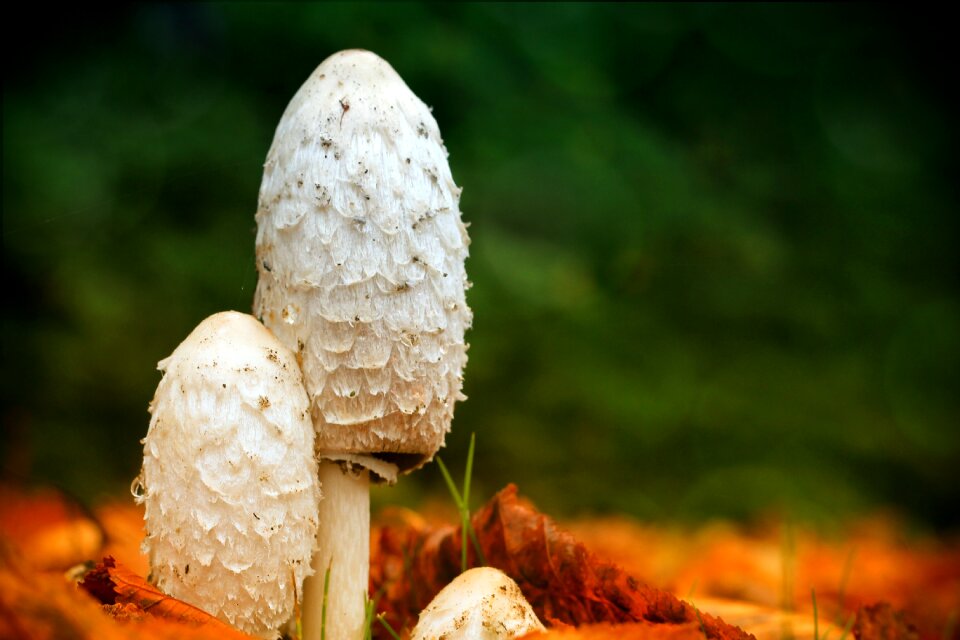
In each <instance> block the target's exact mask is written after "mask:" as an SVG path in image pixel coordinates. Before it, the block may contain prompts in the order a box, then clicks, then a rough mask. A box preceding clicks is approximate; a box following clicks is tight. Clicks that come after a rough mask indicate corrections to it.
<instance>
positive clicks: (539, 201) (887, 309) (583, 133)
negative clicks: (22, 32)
mask: <svg viewBox="0 0 960 640" xmlns="http://www.w3.org/2000/svg"><path fill="white" fill-rule="evenodd" d="M900 9H901V11H903V12H906V11H908V9H907V8H906V7H901V8H900ZM33 11H34V12H35V19H36V21H44V22H46V21H48V18H49V20H50V21H52V24H51V25H50V26H48V27H45V28H44V29H43V30H42V32H38V33H36V35H34V36H31V37H33V38H36V40H35V44H34V45H33V46H32V47H30V48H27V49H19V50H16V51H11V52H9V53H8V66H9V67H10V68H9V69H8V71H7V76H6V78H5V80H4V94H3V268H4V282H5V286H6V300H5V302H6V304H5V310H4V311H3V358H4V367H3V407H2V419H3V438H2V447H3V450H2V455H3V464H4V467H5V473H6V474H7V475H8V476H12V477H14V478H15V479H19V480H21V481H22V480H23V479H24V478H26V479H29V481H35V482H54V483H58V484H60V485H61V486H64V487H66V488H68V489H69V490H71V491H73V492H75V493H77V494H79V495H81V496H84V497H86V498H88V499H94V498H96V497H97V496H99V495H101V494H102V493H104V492H110V493H117V492H120V491H124V490H125V489H126V487H127V486H128V485H129V482H130V480H131V479H132V478H133V476H134V475H135V474H136V472H137V469H138V467H139V463H140V457H141V448H140V444H139V440H140V438H142V437H143V435H144V434H145V433H146V428H147V423H148V415H147V412H146V407H147V403H148V402H149V400H150V398H151V396H152V394H153V390H154V388H155V386H156V383H157V381H158V380H159V374H158V373H157V372H156V362H157V361H158V360H160V359H161V358H163V357H165V356H166V355H168V354H169V353H170V352H171V351H172V350H173V348H174V347H175V346H176V345H177V344H178V343H179V342H180V340H182V339H183V338H184V337H185V336H186V335H187V334H188V333H189V332H190V331H191V329H192V328H193V327H194V326H195V325H196V324H197V323H198V322H199V321H200V320H201V319H202V318H204V317H205V316H206V315H208V314H210V313H213V312H216V311H219V310H224V309H238V310H243V311H248V310H249V309H250V306H251V301H252V296H253V290H254V286H255V283H256V273H255V270H254V260H253V245H254V232H255V223H254V220H253V213H254V211H255V209H256V201H257V191H258V187H259V182H260V174H261V165H262V162H263V159H264V157H265V155H266V151H267V148H268V147H269V145H270V141H271V139H272V135H273V129H274V127H275V126H276V124H277V121H278V120H279V118H280V115H281V113H282V112H283V109H284V107H285V105H286V102H287V101H288V100H289V99H290V98H291V97H292V96H293V94H294V92H295V91H296V90H297V88H298V87H299V85H300V83H301V82H303V81H304V80H305V79H306V78H307V76H308V75H309V74H310V72H311V71H312V69H313V68H314V67H315V66H316V65H317V64H318V63H319V62H320V61H321V60H323V59H324V58H325V57H326V56H327V55H329V54H331V53H333V52H334V51H337V50H339V49H343V48H352V47H361V48H368V49H371V50H373V51H376V52H377V53H379V54H380V55H381V56H383V57H384V58H386V59H387V60H388V61H389V62H390V63H391V64H392V65H393V66H394V67H395V68H396V69H397V71H398V72H399V73H400V74H401V75H402V76H403V77H404V79H405V80H406V81H407V83H408V84H409V85H410V87H411V88H412V89H413V90H414V92H415V93H417V95H419V96H420V97H421V98H422V99H423V100H424V101H425V102H426V103H427V104H430V105H432V106H433V107H434V115H435V116H436V117H437V120H438V122H439V124H440V128H441V131H442V132H443V134H444V138H445V142H446V145H447V148H448V149H449V151H450V154H451V155H450V161H451V165H452V168H453V172H454V176H455V178H456V179H457V181H458V183H459V184H460V185H461V186H463V187H464V195H463V199H462V203H461V204H462V210H463V212H464V217H465V219H466V220H468V221H469V222H470V223H471V227H470V232H471V236H472V239H473V245H472V247H471V258H470V260H469V262H468V271H469V273H470V274H471V279H472V280H473V282H474V285H475V286H474V287H473V289H472V290H471V291H470V292H469V297H468V299H469V302H470V304H471V305H472V307H473V309H474V312H475V320H474V329H473V331H472V332H471V333H470V334H469V340H470V342H471V344H472V347H471V350H470V363H469V365H468V368H467V372H466V389H465V391H466V393H467V395H468V396H470V400H468V401H467V402H465V403H463V404H461V405H459V406H458V408H457V417H456V419H455V421H454V429H453V432H452V434H451V435H450V437H449V438H448V447H447V449H446V450H444V451H443V452H442V456H443V457H444V459H445V461H446V462H447V463H448V465H449V466H450V467H451V469H452V470H453V471H454V473H458V472H459V471H460V470H462V465H463V458H464V455H465V450H466V444H467V442H468V441H469V435H470V433H471V432H476V433H477V436H478V445H477V446H478V449H477V462H476V470H475V483H476V484H477V485H478V486H477V487H476V489H475V492H474V495H475V496H481V497H484V498H485V497H486V496H488V495H489V494H490V493H491V492H492V491H494V490H496V489H497V488H499V487H500V486H502V485H503V484H505V483H507V482H509V481H515V482H517V483H518V484H519V485H520V487H521V490H522V491H523V492H524V493H525V494H527V495H529V496H530V497H532V498H533V499H534V500H535V501H536V502H537V503H538V504H539V506H541V507H542V508H544V509H547V510H549V511H551V512H553V513H557V514H570V513H576V512H584V511H593V512H598V511H600V512H602V511H609V510H616V511H621V512H624V513H628V514H633V515H636V516H640V517H644V518H655V519H664V520H672V519H680V520H699V519H702V518H708V517H713V516H728V517H735V518H749V517H752V516H756V515H758V514H761V513H766V512H768V511H771V510H773V511H778V512H781V513H787V514H790V515H791V516H792V517H798V518H806V519H811V520H815V521H820V522H831V521H834V520H836V519H838V518H843V517H844V516H846V515H850V514H856V513H860V512H862V511H866V510H873V509H876V508H882V507H892V508H894V509H896V510H899V511H902V512H904V513H906V514H908V515H909V516H911V517H912V519H913V520H914V522H916V523H918V524H921V525H925V526H936V527H953V526H956V525H957V524H960V518H958V510H957V508H956V507H957V505H958V504H960V490H958V486H960V473H958V467H960V400H958V398H960V393H958V391H960V388H958V363H960V302H958V297H957V289H956V285H955V281H956V276H957V266H958V265H957V251H956V249H957V238H958V224H957V213H958V212H957V207H956V204H957V199H956V195H957V194H956V185H957V178H956V174H955V173H954V171H953V168H954V167H953V164H952V156H953V154H954V152H955V149H956V143H957V139H956V138H957V136H956V130H955V128H954V126H953V119H954V118H955V117H956V111H955V110H954V108H953V107H954V106H955V105H953V104H951V103H949V102H948V99H947V90H948V85H952V84H955V79H954V76H955V70H954V71H946V69H947V67H946V59H945V57H946V53H947V51H946V43H947V42H948V36H947V27H946V26H945V22H946V21H945V20H944V19H943V18H942V16H941V17H938V16H937V15H932V14H930V13H922V14H921V13H919V12H917V13H915V14H911V15H902V14H901V13H897V12H896V11H895V10H894V9H890V8H883V7H877V6H871V5H813V6H793V5H791V6H784V5H756V6H754V5H746V6H744V5H735V6H716V5H707V6H702V5H633V6H615V5H576V4H562V5H508V6H505V5H489V4H485V5H450V6H447V5H426V6H425V5H407V4H386V5H365V4H344V5H339V4H332V5H331V4H326V5H283V4H268V5H258V4H226V5H220V4H202V5H187V4H177V5H146V6H135V7H129V8H127V9H124V10H114V11H112V12H110V13H97V12H94V13H93V14H91V13H90V11H91V10H90V9H89V8H87V7H84V8H83V9H82V10H73V12H69V11H68V13H67V14H63V13H56V14H55V10H54V9H53V8H44V7H40V8H38V9H34V10H33ZM57 11H59V10H57ZM911 11H912V10H911ZM47 13H50V14H55V17H50V16H47V15H45V14H47ZM15 23H16V21H8V22H7V25H6V27H5V30H7V31H8V33H7V35H8V36H11V37H12V35H13V34H12V33H10V30H14V29H16V28H18V27H17V26H16V24H15ZM29 23H30V21H29V20H27V21H26V22H25V23H24V24H29ZM7 43H8V48H9V47H10V40H9V39H7ZM443 491H444V486H443V483H442V480H441V478H440V475H439V473H438V472H437V470H436V469H435V468H434V467H433V466H431V467H427V468H426V469H424V470H422V471H421V472H419V473H417V474H414V475H413V476H411V477H409V478H405V479H404V480H403V481H402V482H401V483H400V486H399V487H397V488H395V489H392V490H390V491H388V492H378V493H377V500H381V501H405V500H407V501H415V500H417V499H419V498H421V497H423V496H425V495H427V494H429V493H433V492H443ZM478 499H479V498H478Z"/></svg>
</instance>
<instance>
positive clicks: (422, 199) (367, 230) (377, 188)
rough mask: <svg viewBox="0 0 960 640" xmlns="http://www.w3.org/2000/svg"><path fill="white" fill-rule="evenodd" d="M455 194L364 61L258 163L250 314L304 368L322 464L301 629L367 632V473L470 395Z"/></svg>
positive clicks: (399, 91)
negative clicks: (324, 603) (326, 587)
mask: <svg viewBox="0 0 960 640" xmlns="http://www.w3.org/2000/svg"><path fill="white" fill-rule="evenodd" d="M459 198H460V189H459V188H458V187H457V186H456V185H455V184H454V182H453V178H452V176H451V175H450V167H449V165H448V164H447V151H446V149H445V148H444V146H443V142H442V140H441V138H440V131H439V129H438V128H437V123H436V121H435V120H434V119H433V116H432V115H431V113H430V109H429V108H427V106H426V105H424V104H423V102H421V101H420V100H419V99H418V98H417V97H416V96H415V95H414V94H413V92H412V91H411V90H410V89H409V88H408V87H407V85H406V84H404V82H403V80H402V79H401V78H400V76H399V75H397V73H396V72H395V71H394V70H393V68H392V67H391V66H390V65H389V64H387V63H386V62H385V61H384V60H382V59H381V58H379V57H378V56H376V55H375V54H373V53H370V52H369V51H359V50H350V51H342V52H340V53H337V54H334V55H332V56H331V57H329V58H327V59H326V60H325V61H324V62H323V63H322V64H321V65H320V66H319V67H317V69H316V70H315V71H314V72H313V74H312V75H311V76H310V77H309V78H308V79H307V81H306V82H305V83H304V84H303V86H302V87H301V88H300V90H299V91H298V92H297V94H296V95H295V96H294V97H293V100H291V102H290V104H289V106H288V107H287V109H286V111H285V113H284V114H283V118H282V119H281V120H280V124H279V125H278V127H277V131H276V134H275V136H274V139H273V145H272V146H271V148H270V151H269V153H268V155H267V161H266V164H265V165H264V174H263V182H262V184H261V187H260V199H259V207H258V211H257V216H256V218H257V227H258V230H257V269H258V271H259V274H260V277H259V282H258V285H257V291H256V298H255V301H254V309H255V313H256V314H257V315H258V316H259V317H260V318H261V319H262V320H263V322H264V323H265V324H266V325H267V326H268V327H270V329H272V330H273V331H274V333H275V334H276V335H277V337H278V338H279V339H280V340H281V341H282V342H283V343H284V344H286V345H287V346H288V347H290V348H291V349H293V350H294V351H296V353H297V357H298V358H299V359H300V361H301V365H302V368H303V372H304V379H305V382H306V386H307V392H308V393H309V395H310V402H311V413H312V416H313V422H314V426H315V427H316V430H317V451H318V454H319V456H320V458H321V462H320V478H321V481H322V483H323V489H324V494H325V496H326V498H325V500H324V502H323V503H322V504H321V506H320V528H319V530H318V550H317V552H316V554H315V556H314V562H313V567H314V570H315V572H316V575H315V577H314V578H313V579H311V580H308V584H307V585H306V586H305V590H306V593H305V602H304V613H303V623H304V633H305V637H306V638H307V640H312V639H313V638H318V637H319V633H320V624H319V618H320V601H321V598H322V579H323V575H324V572H325V571H326V570H327V568H328V567H329V568H330V592H329V595H328V598H329V604H328V607H329V613H328V615H327V620H326V631H327V637H329V638H331V639H332V640H356V639H358V638H360V637H361V634H362V624H363V616H364V608H363V605H364V596H365V594H366V590H367V579H368V571H369V527H370V523H369V518H370V516H369V511H370V504H369V489H368V481H369V480H368V478H369V472H372V473H373V474H374V477H375V478H379V479H381V480H387V481H392V480H394V479H395V477H396V473H397V472H398V471H399V472H401V473H402V472H407V471H412V470H413V469H416V468H418V467H420V466H422V465H423V464H424V463H425V462H427V461H429V460H430V459H431V458H432V457H433V455H434V454H435V453H436V451H437V449H439V448H440V447H441V446H442V445H443V442H444V438H445V435H446V433H447V431H449V429H450V421H451V419H452V417H453V406H454V403H455V401H457V400H462V399H463V398H464V396H463V395H462V394H461V387H462V373H463V368H464V365H465V363H466V360H467V356H466V350H467V346H466V344H465V343H464V331H465V330H466V329H467V328H468V327H469V325H470V321H471V312H470V309H469V308H468V307H467V304H466V301H465V297H464V290H465V288H466V287H467V285H468V282H467V278H466V273H465V271H464V261H465V259H466V257H467V245H468V244H469V239H468V237H467V232H466V228H465V226H464V224H463V222H462V221H461V219H460V210H459Z"/></svg>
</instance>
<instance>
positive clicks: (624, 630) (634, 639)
mask: <svg viewBox="0 0 960 640" xmlns="http://www.w3.org/2000/svg"><path fill="white" fill-rule="evenodd" d="M519 640H703V632H702V631H700V626H699V625H698V624H682V625H664V624H653V623H651V622H627V623H624V624H610V623H597V624H586V625H583V626H580V627H558V628H553V629H549V630H547V631H546V632H543V631H534V632H532V633H528V634H526V635H524V636H521V637H520V639H519Z"/></svg>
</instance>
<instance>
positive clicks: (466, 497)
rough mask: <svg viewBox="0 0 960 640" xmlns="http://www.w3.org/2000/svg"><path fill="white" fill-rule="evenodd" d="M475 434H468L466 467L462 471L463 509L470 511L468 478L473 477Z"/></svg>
mask: <svg viewBox="0 0 960 640" xmlns="http://www.w3.org/2000/svg"><path fill="white" fill-rule="evenodd" d="M476 442H477V434H475V433H471V434H470V448H469V449H467V468H466V469H465V470H464V472H463V509H464V510H465V511H466V512H467V513H470V479H471V478H472V477H473V451H474V447H475V445H476Z"/></svg>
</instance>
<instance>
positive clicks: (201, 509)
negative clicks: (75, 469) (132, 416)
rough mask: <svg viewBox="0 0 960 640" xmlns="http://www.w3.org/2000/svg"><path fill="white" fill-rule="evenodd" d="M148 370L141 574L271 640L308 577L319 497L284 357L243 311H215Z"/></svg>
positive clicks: (304, 422) (294, 379)
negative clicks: (145, 565) (154, 370)
mask: <svg viewBox="0 0 960 640" xmlns="http://www.w3.org/2000/svg"><path fill="white" fill-rule="evenodd" d="M158 368H159V369H160V370H161V371H164V372H165V375H164V376H163V379H162V380H161V381H160V384H159V386H158V387H157V392H156V395H155V396H154V398H153V402H152V403H151V405H150V413H151V414H152V418H151V420H150V429H149V431H148V432H147V436H146V438H144V440H143V444H144V447H143V469H142V472H141V476H140V478H139V482H140V483H141V484H142V488H141V491H142V493H141V491H137V494H138V495H139V499H138V501H139V502H142V503H143V504H144V505H145V506H146V512H145V516H144V519H145V521H146V534H147V535H146V539H145V540H144V542H143V548H144V551H145V552H146V553H147V554H149V556H150V568H151V573H152V576H153V580H154V581H155V582H156V583H157V586H158V587H160V588H161V589H162V590H163V591H165V592H166V593H168V594H170V595H172V596H174V597H176V598H179V599H181V600H184V601H186V602H189V603H191V604H194V605H196V606H198V607H200V608H201V609H203V610H205V611H207V612H209V613H211V614H213V615H215V616H217V617H218V618H220V619H221V620H224V621H225V622H227V623H229V624H231V625H234V626H235V627H238V628H239V629H241V630H243V631H246V632H248V633H254V634H257V635H260V636H262V637H264V638H275V637H277V635H278V634H277V629H278V628H279V627H280V626H281V625H282V624H284V623H285V622H286V621H287V620H288V619H289V618H290V617H291V615H292V614H293V610H294V594H295V593H297V594H299V593H302V584H303V579H304V577H305V576H307V575H308V574H309V573H310V556H311V552H312V548H313V541H314V535H315V533H316V529H317V502H318V500H319V497H320V495H319V488H318V481H317V463H316V460H315V458H314V454H313V440H314V431H313V426H312V424H311V422H310V417H309V413H308V401H307V394H306V391H305V389H304V387H303V382H302V377H301V374H300V369H299V368H298V367H297V361H296V358H295V357H294V355H293V353H291V352H290V351H289V350H288V349H286V348H285V347H284V346H283V345H281V344H280V343H279V342H278V341H277V339H276V338H274V336H273V335H272V334H271V333H270V332H269V331H268V330H267V329H266V328H265V327H264V326H263V325H261V324H260V323H259V322H257V320H256V319H255V318H253V317H252V316H249V315H246V314H241V313H236V312H226V313H218V314H216V315H213V316H210V317H209V318H207V319H206V320H204V321H203V322H202V323H200V325H199V326H198V327H197V328H196V329H194V331H193V333H191V334H190V335H189V336H188V337H187V339H186V340H184V341H183V342H182V343H181V344H180V346H178V347H177V348H176V350H175V351H174V352H173V354H172V355H171V356H170V357H169V358H167V359H165V360H163V361H162V362H160V364H159V365H158Z"/></svg>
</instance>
